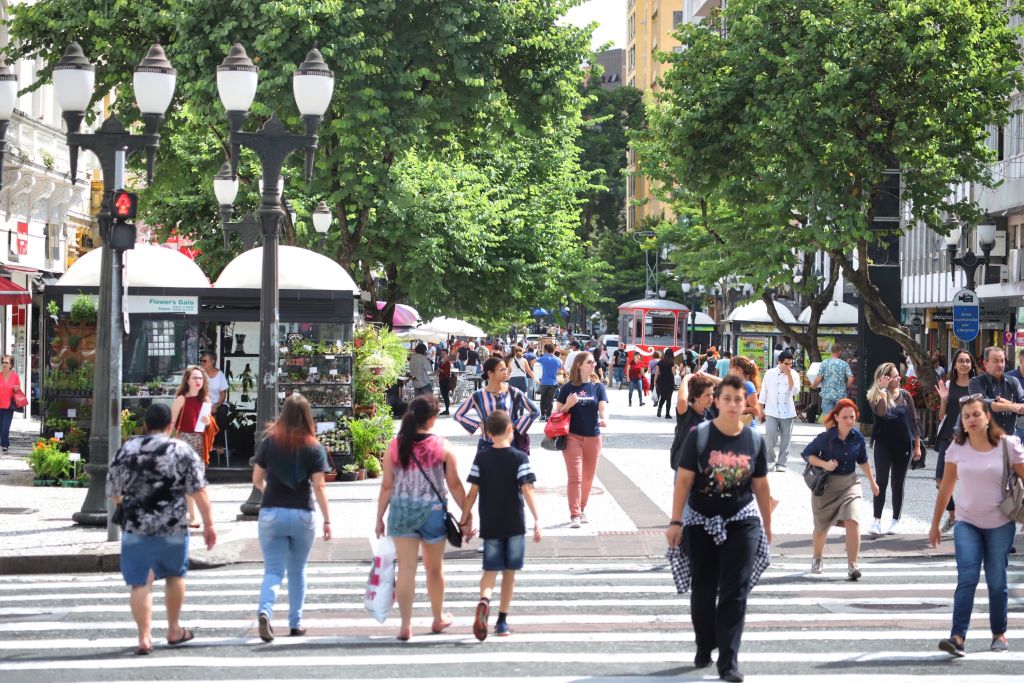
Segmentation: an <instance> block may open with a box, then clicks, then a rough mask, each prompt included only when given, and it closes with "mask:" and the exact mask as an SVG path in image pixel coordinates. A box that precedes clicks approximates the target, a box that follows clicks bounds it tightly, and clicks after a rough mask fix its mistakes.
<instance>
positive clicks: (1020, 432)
mask: <svg viewBox="0 0 1024 683" xmlns="http://www.w3.org/2000/svg"><path fill="white" fill-rule="evenodd" d="M1013 435H1014V436H1015V437H1017V438H1018V439H1020V440H1021V442H1022V443H1024V427H1018V428H1016V429H1014V430H1013Z"/></svg>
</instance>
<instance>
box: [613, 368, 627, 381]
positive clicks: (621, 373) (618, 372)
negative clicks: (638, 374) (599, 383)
mask: <svg viewBox="0 0 1024 683" xmlns="http://www.w3.org/2000/svg"><path fill="white" fill-rule="evenodd" d="M612 377H613V378H614V379H615V383H616V384H618V385H621V384H622V383H623V382H625V381H626V366H624V365H623V366H621V367H620V366H618V365H613V366H612Z"/></svg>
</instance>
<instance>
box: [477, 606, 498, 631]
mask: <svg viewBox="0 0 1024 683" xmlns="http://www.w3.org/2000/svg"><path fill="white" fill-rule="evenodd" d="M490 613H491V603H490V602H489V601H487V600H481V601H480V602H479V603H477V606H476V618H475V619H473V635H474V636H476V639H477V640H487V617H488V615H489V614H490ZM495 633H497V629H495Z"/></svg>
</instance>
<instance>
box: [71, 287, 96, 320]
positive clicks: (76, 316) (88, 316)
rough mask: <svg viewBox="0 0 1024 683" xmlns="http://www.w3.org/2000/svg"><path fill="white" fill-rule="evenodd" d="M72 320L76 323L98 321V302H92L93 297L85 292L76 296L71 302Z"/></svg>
mask: <svg viewBox="0 0 1024 683" xmlns="http://www.w3.org/2000/svg"><path fill="white" fill-rule="evenodd" d="M71 322H73V323H75V324H76V325H82V324H86V323H89V324H91V323H95V322H96V304H94V303H93V302H92V297H88V296H86V295H85V294H79V295H78V296H76V297H75V299H74V301H72V302H71Z"/></svg>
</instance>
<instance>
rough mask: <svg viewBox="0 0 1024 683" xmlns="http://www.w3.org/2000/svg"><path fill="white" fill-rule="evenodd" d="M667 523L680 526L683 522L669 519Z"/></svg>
mask: <svg viewBox="0 0 1024 683" xmlns="http://www.w3.org/2000/svg"><path fill="white" fill-rule="evenodd" d="M668 525H669V526H682V525H683V522H682V520H678V519H671V520H669V522H668Z"/></svg>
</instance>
